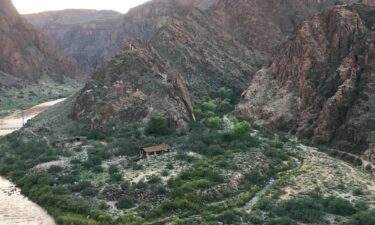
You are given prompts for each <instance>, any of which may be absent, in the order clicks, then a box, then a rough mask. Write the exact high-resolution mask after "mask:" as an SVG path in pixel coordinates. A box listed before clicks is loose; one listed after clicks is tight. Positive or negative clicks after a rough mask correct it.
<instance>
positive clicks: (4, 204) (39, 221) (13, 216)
mask: <svg viewBox="0 0 375 225" xmlns="http://www.w3.org/2000/svg"><path fill="white" fill-rule="evenodd" d="M63 100H64V99H58V100H55V101H50V102H45V103H42V104H39V105H36V106H34V107H32V108H30V109H27V110H24V112H23V114H24V117H25V121H27V120H29V119H31V118H33V117H35V116H36V115H38V114H39V113H41V112H43V111H44V110H46V109H47V108H48V107H50V106H52V105H55V104H57V103H59V102H61V101H63ZM21 126H22V113H21V112H15V113H12V114H10V115H8V116H6V117H4V118H0V127H21ZM13 131H15V130H2V131H1V130H0V136H3V135H6V134H9V133H11V132H13ZM0 225H56V223H55V221H54V220H53V218H52V217H51V216H50V215H48V213H47V212H46V211H45V210H44V209H43V208H41V207H40V206H38V205H37V204H35V203H34V202H32V201H30V200H29V199H28V198H26V197H25V196H23V195H22V194H21V193H20V190H19V189H18V188H17V187H16V186H15V185H14V184H13V183H12V182H10V181H9V180H7V179H6V178H4V177H0Z"/></svg>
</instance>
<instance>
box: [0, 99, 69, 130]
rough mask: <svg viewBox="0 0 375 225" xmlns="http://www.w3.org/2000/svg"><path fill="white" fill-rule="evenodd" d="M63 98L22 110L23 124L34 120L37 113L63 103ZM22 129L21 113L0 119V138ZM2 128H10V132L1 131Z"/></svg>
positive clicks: (17, 112)
mask: <svg viewBox="0 0 375 225" xmlns="http://www.w3.org/2000/svg"><path fill="white" fill-rule="evenodd" d="M64 100H65V98H62V99H58V100H54V101H50V102H44V103H42V104H39V105H36V106H34V107H32V108H30V109H27V110H24V111H23V115H24V122H27V121H28V120H30V119H32V118H34V117H35V116H36V115H38V114H39V113H41V112H43V111H44V110H46V109H48V107H50V106H53V105H55V104H57V103H59V102H62V101H64ZM21 127H22V112H21V111H16V112H14V113H12V114H10V115H8V116H6V117H3V118H0V136H4V135H7V134H10V133H12V132H14V131H16V130H18V129H20V128H21ZM4 128H12V129H10V130H8V129H6V130H2V129H4Z"/></svg>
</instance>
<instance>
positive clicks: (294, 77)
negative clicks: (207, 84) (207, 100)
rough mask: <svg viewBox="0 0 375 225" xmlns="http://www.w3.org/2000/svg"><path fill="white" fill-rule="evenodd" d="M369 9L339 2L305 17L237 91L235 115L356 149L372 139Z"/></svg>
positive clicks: (373, 108) (374, 81)
mask: <svg viewBox="0 0 375 225" xmlns="http://www.w3.org/2000/svg"><path fill="white" fill-rule="evenodd" d="M374 12H375V11H374V8H373V7H369V6H366V5H353V6H340V7H335V8H333V9H331V10H328V11H325V12H324V13H322V14H320V15H318V16H315V17H313V18H312V19H310V20H309V21H308V22H306V23H304V24H303V25H302V26H301V27H300V29H298V31H297V32H296V33H295V34H294V35H292V36H291V37H290V38H289V40H288V41H287V42H286V43H285V44H283V46H282V47H281V49H280V51H279V53H278V54H276V55H275V57H274V58H273V60H272V63H271V65H270V66H269V67H268V68H266V69H263V70H261V71H259V72H258V73H257V74H256V76H255V78H254V80H253V82H252V84H251V86H250V87H249V88H248V89H247V90H246V91H245V92H244V93H243V95H242V99H241V103H240V104H239V106H238V107H237V112H238V114H239V115H241V116H242V117H244V118H246V119H250V120H253V121H255V123H257V124H259V125H261V126H264V127H268V128H288V129H292V130H294V131H295V132H297V133H298V134H301V135H305V136H309V137H313V142H314V143H315V144H318V143H321V142H325V143H333V144H335V145H336V146H340V147H343V148H346V149H347V150H348V151H352V152H357V153H358V152H361V151H363V150H364V149H366V148H367V146H368V143H369V142H373V141H374V135H373V134H374V131H375V127H374V124H375V123H374V122H375V121H374V118H375V117H374V116H373V112H374V111H375V104H374V100H375V95H374V94H375V93H374V90H375V89H374V85H375V76H374V62H373V58H374V54H375V49H374V41H375V39H374V28H373V24H374V22H375V21H374V17H373V16H372V15H373V13H374Z"/></svg>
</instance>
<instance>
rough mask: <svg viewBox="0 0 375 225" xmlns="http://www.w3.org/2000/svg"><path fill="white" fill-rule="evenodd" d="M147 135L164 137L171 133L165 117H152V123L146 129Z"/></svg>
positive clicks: (156, 115)
mask: <svg viewBox="0 0 375 225" xmlns="http://www.w3.org/2000/svg"><path fill="white" fill-rule="evenodd" d="M145 133H146V134H148V135H155V136H164V135H168V134H170V133H171V129H170V128H169V127H168V123H167V120H166V119H165V117H164V116H163V115H160V114H155V115H152V116H151V118H150V121H149V122H148V124H147V126H146V127H145Z"/></svg>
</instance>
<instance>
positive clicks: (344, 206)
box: [324, 197, 356, 216]
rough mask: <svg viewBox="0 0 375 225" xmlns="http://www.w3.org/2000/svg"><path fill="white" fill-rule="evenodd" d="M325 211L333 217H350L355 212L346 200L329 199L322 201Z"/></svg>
mask: <svg viewBox="0 0 375 225" xmlns="http://www.w3.org/2000/svg"><path fill="white" fill-rule="evenodd" d="M324 206H325V208H326V211H327V212H329V213H332V214H335V215H341V216H350V215H353V214H354V213H355V212H356V208H355V207H354V206H353V205H352V203H350V202H349V201H348V200H345V199H343V198H336V197H329V198H327V199H325V200H324Z"/></svg>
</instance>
